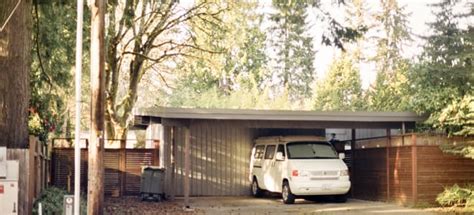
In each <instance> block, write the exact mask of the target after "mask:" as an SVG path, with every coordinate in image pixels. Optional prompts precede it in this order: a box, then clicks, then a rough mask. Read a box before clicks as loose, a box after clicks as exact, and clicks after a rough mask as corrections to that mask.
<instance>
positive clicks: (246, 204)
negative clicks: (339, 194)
mask: <svg viewBox="0 0 474 215" xmlns="http://www.w3.org/2000/svg"><path fill="white" fill-rule="evenodd" d="M177 201H182V200H181V199H178V200H177ZM190 202H191V208H193V209H195V212H196V213H197V214H259V215H260V214H272V215H273V214H437V213H435V212H433V211H427V210H422V209H413V208H405V207H402V206H398V205H396V204H388V203H383V202H371V201H363V200H357V199H349V200H348V201H347V202H346V203H332V202H312V201H305V200H302V199H301V200H297V201H296V203H295V204H293V205H285V204H283V203H282V202H281V199H279V198H274V197H268V198H258V199H257V198H253V197H199V198H191V201H190Z"/></svg>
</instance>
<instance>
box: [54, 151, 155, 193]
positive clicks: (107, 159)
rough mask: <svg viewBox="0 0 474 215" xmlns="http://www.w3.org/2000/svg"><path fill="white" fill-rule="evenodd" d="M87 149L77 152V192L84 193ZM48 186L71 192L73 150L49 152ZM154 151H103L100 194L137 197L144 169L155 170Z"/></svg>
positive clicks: (72, 186) (72, 184) (86, 172)
mask: <svg viewBox="0 0 474 215" xmlns="http://www.w3.org/2000/svg"><path fill="white" fill-rule="evenodd" d="M87 153H88V152H87V149H81V190H82V191H86V190H87V177H88V171H87V165H88V161H87V160H88V156H87ZM51 163H52V168H51V175H52V184H53V185H54V186H57V187H61V188H64V189H66V190H67V191H72V189H73V188H74V148H54V149H53V152H52V162H51ZM158 165H159V151H158V148H155V149H128V148H127V149H125V148H121V149H107V148H106V149H105V153H104V168H105V171H104V192H105V195H107V196H114V197H118V196H124V195H137V194H139V192H140V175H141V171H142V167H144V166H158Z"/></svg>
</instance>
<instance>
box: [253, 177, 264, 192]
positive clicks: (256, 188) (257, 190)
mask: <svg viewBox="0 0 474 215" xmlns="http://www.w3.org/2000/svg"><path fill="white" fill-rule="evenodd" d="M251 188H252V195H253V196H254V197H261V196H262V189H260V188H259V187H258V182H257V179H256V178H253V180H252V187H251Z"/></svg>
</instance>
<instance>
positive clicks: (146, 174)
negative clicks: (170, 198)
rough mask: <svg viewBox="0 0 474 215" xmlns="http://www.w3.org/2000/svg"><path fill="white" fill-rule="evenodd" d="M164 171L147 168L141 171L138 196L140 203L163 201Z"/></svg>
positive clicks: (157, 168)
mask: <svg viewBox="0 0 474 215" xmlns="http://www.w3.org/2000/svg"><path fill="white" fill-rule="evenodd" d="M164 179H165V170H164V169H162V168H159V167H153V166H147V167H145V168H143V170H142V177H141V186H140V196H141V198H142V201H144V200H155V201H161V200H163V199H164V196H165V193H164V189H163V187H164V181H165V180H164Z"/></svg>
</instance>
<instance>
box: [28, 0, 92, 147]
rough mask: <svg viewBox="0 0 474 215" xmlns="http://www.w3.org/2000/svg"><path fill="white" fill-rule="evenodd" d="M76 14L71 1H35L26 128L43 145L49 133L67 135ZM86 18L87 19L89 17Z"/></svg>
mask: <svg viewBox="0 0 474 215" xmlns="http://www.w3.org/2000/svg"><path fill="white" fill-rule="evenodd" d="M75 14H76V13H75V4H74V2H70V1H65V2H62V1H61V2H60V1H50V2H45V3H40V2H39V1H37V2H36V5H35V7H34V10H33V17H34V21H35V22H34V29H33V49H32V57H33V59H32V60H33V61H32V65H31V73H30V88H31V99H30V109H29V115H30V116H29V123H28V124H29V130H30V133H31V134H34V135H36V136H39V137H40V139H41V140H43V141H44V140H46V139H47V137H48V134H49V133H50V132H54V133H56V134H59V133H61V132H65V133H70V131H67V130H66V131H65V129H66V128H70V127H71V123H70V117H69V113H70V107H69V106H70V105H69V104H68V103H69V101H71V100H73V99H74V98H72V97H71V95H72V94H73V93H72V89H73V88H72V81H71V80H72V75H73V72H74V67H73V66H74V62H75V60H74V53H75V52H74V50H75V31H76V29H75V27H76V17H75ZM85 17H86V19H87V17H88V13H86V14H85ZM86 26H87V25H86ZM51 32H54V34H53V33H51ZM84 44H85V45H84V47H85V48H84V50H87V47H88V45H87V44H88V35H87V34H85V37H84ZM84 58H85V59H86V62H87V58H86V57H84Z"/></svg>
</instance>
